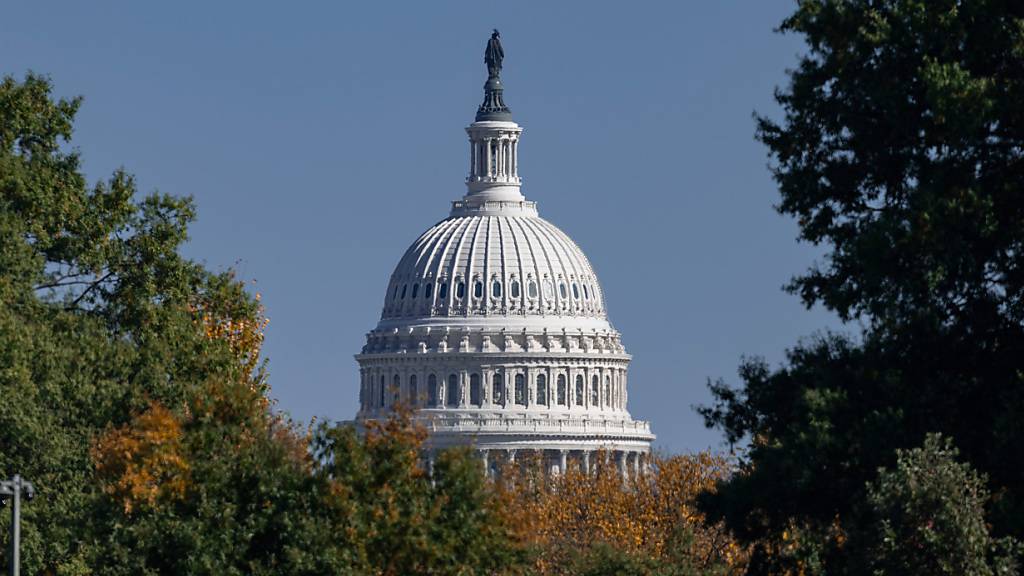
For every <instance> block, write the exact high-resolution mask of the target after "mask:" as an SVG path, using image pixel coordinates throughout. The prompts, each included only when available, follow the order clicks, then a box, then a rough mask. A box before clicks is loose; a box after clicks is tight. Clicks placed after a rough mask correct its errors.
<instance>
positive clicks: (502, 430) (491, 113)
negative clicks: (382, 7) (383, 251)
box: [356, 32, 654, 473]
mask: <svg viewBox="0 0 1024 576" xmlns="http://www.w3.org/2000/svg"><path fill="white" fill-rule="evenodd" d="M503 56H504V54H503V52H502V51H501V45H500V41H499V40H498V37H497V32H495V35H494V36H493V37H492V39H491V42H490V43H489V44H488V49H487V55H486V61H487V64H488V72H489V74H488V79H487V83H486V84H485V87H484V92H485V99H484V103H483V104H481V106H480V108H479V110H478V111H477V115H476V121H475V122H473V123H472V124H470V125H469V126H468V127H467V128H466V132H467V133H468V135H469V143H470V154H469V176H468V178H467V179H466V185H467V187H468V191H467V193H466V195H465V196H464V197H463V198H462V199H460V200H456V201H454V202H452V208H451V212H450V215H449V216H448V218H446V219H444V220H442V221H441V222H439V223H437V224H435V225H434V226H432V227H431V228H430V229H428V230H427V231H426V232H424V233H423V234H422V235H420V237H419V238H418V239H417V240H416V241H415V242H414V243H413V245H412V246H411V247H409V249H408V250H407V251H406V252H405V255H404V256H402V259H401V260H400V261H399V263H398V266H397V267H396V268H395V271H394V273H393V274H392V275H391V280H390V282H388V287H387V292H386V293H385V297H384V310H383V313H382V314H381V319H380V322H379V323H378V324H377V327H376V328H374V329H373V330H372V331H371V332H370V333H369V334H368V335H367V338H366V345H365V346H364V347H363V350H362V352H361V353H360V354H358V355H357V356H356V359H357V360H358V362H359V367H360V376H361V386H360V410H359V414H358V416H357V420H358V421H361V422H365V421H366V420H372V419H377V418H382V417H386V416H387V414H388V413H389V412H390V411H391V409H392V407H393V406H394V405H395V404H396V403H398V402H402V403H404V404H407V405H411V406H412V407H414V408H415V409H416V413H415V414H416V416H415V417H416V419H417V420H419V421H420V422H422V423H423V424H424V425H425V426H426V427H427V429H428V430H429V432H430V436H429V438H428V440H427V446H428V449H429V450H436V449H441V448H446V447H450V446H459V445H471V446H473V447H475V448H476V449H477V450H479V451H480V454H481V456H482V457H483V458H484V460H485V462H488V463H489V464H488V466H489V467H493V466H494V465H495V463H496V462H497V461H498V460H502V459H503V460H506V461H510V460H515V458H516V455H517V453H522V452H523V451H528V450H529V451H540V453H541V454H542V455H543V457H544V459H545V461H546V462H547V463H548V466H549V467H550V469H551V470H552V471H559V470H565V469H566V466H567V464H568V462H569V461H570V460H573V461H577V462H579V464H580V465H581V466H583V467H584V468H586V467H588V466H589V465H590V460H591V458H592V457H593V454H594V452H595V451H597V450H604V451H606V452H605V453H606V457H614V458H615V459H616V461H617V462H618V465H619V467H620V469H621V470H622V471H623V473H625V472H627V471H632V470H635V469H637V468H639V467H640V466H641V461H642V458H643V456H644V455H645V454H647V453H648V452H649V451H650V443H651V440H652V439H653V438H654V435H653V434H651V431H650V426H649V425H648V423H647V422H642V421H638V420H633V419H632V418H631V417H630V414H629V412H628V411H627V409H626V401H627V398H628V394H627V369H628V366H629V360H630V356H629V354H627V353H626V350H625V349H624V348H623V346H622V342H621V340H620V337H619V333H618V332H617V331H616V330H615V329H614V328H613V327H612V325H611V324H610V323H609V321H608V317H607V314H606V302H605V295H604V292H603V291H602V290H601V286H600V284H599V283H598V280H597V276H596V275H595V274H594V270H593V268H592V267H591V266H590V262H589V261H588V260H587V257H586V256H585V255H584V254H583V251H582V250H580V248H579V246H577V245H576V243H575V242H573V241H572V239H570V238H569V237H568V236H566V234H565V233H564V232H562V231H561V230H559V229H558V228H557V227H555V226H554V225H553V224H551V223H550V222H548V221H546V220H544V219H543V218H541V217H540V216H539V215H538V212H537V205H536V203H535V202H531V201H529V200H527V199H526V198H525V197H524V196H523V195H522V193H521V191H520V184H521V180H520V177H519V138H520V135H521V134H522V131H523V129H522V128H521V127H520V126H519V125H518V124H516V123H515V122H513V121H512V115H511V112H510V111H509V110H508V108H507V107H506V106H505V104H504V100H503V96H502V91H503V88H502V85H501V80H500V77H499V73H500V70H501V59H502V57H503ZM498 454H500V458H498V457H496V456H497V455H498Z"/></svg>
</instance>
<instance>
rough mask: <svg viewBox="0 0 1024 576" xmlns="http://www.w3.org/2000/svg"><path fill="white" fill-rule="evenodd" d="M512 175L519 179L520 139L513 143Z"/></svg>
mask: <svg viewBox="0 0 1024 576" xmlns="http://www.w3.org/2000/svg"><path fill="white" fill-rule="evenodd" d="M512 175H513V176H515V177H516V178H518V177H519V138H516V139H515V140H513V141H512Z"/></svg>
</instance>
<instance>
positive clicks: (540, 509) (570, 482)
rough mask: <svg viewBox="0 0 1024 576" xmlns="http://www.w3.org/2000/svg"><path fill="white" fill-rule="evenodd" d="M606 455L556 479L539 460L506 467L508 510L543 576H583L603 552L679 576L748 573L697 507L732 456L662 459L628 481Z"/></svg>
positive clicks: (739, 552) (503, 482) (735, 549)
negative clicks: (580, 569)
mask: <svg viewBox="0 0 1024 576" xmlns="http://www.w3.org/2000/svg"><path fill="white" fill-rule="evenodd" d="M605 456H607V454H606V453H603V452H597V453H596V454H595V455H594V456H592V457H591V462H592V465H591V469H590V470H589V471H585V470H583V469H582V466H575V467H570V468H569V470H567V472H566V473H565V474H561V475H554V476H553V475H550V474H546V473H545V472H544V470H543V466H541V462H540V460H539V458H536V457H535V458H532V459H531V458H530V457H529V456H527V457H526V458H522V457H520V458H519V465H516V466H511V465H506V466H505V467H504V470H503V472H502V475H501V478H499V479H498V480H497V482H498V485H499V487H500V489H501V490H500V492H501V499H502V502H503V509H504V512H505V514H507V515H508V516H509V517H510V519H511V520H510V521H511V523H512V524H513V525H514V526H515V527H517V529H518V532H519V535H520V537H521V538H522V539H523V541H524V542H526V543H527V544H528V545H529V546H530V547H531V549H532V550H533V551H534V553H535V557H534V562H535V568H536V570H537V573H539V574H574V573H577V569H578V565H579V564H580V563H581V562H582V563H586V561H587V560H586V557H587V556H588V555H589V554H592V553H594V552H595V551H596V548H595V547H598V546H599V547H603V548H605V549H606V550H605V552H607V551H608V550H611V551H612V553H618V554H621V555H624V556H628V557H632V558H635V559H637V561H639V562H640V563H641V565H647V566H662V567H664V566H675V567H676V568H679V569H682V570H684V572H680V573H700V574H714V573H720V574H733V573H735V574H739V573H742V571H743V568H744V565H745V560H746V553H745V551H744V550H743V549H742V548H740V547H739V546H738V545H737V544H736V542H735V541H733V540H732V538H730V537H729V535H728V534H727V533H726V532H725V530H724V529H723V528H722V527H721V526H720V525H710V526H709V525H707V524H706V523H705V519H704V517H703V515H702V514H700V512H698V511H697V509H696V507H695V505H696V498H697V496H698V494H700V493H701V492H702V491H705V490H713V489H714V486H715V483H716V482H717V481H718V480H721V479H722V478H724V477H726V476H727V475H729V474H730V473H731V472H732V464H731V461H730V460H729V459H728V458H726V457H724V456H720V455H714V454H711V453H709V452H701V453H697V454H692V455H676V456H657V457H654V458H653V461H652V463H651V466H650V469H649V470H647V471H646V472H642V473H641V474H639V475H632V474H631V475H628V477H626V478H624V477H623V475H622V474H621V473H620V472H619V470H618V468H617V466H616V465H615V463H614V459H606V458H605ZM524 460H525V463H524V462H523V461H524ZM652 569H653V568H652ZM659 573H660V572H659ZM672 573H676V572H672Z"/></svg>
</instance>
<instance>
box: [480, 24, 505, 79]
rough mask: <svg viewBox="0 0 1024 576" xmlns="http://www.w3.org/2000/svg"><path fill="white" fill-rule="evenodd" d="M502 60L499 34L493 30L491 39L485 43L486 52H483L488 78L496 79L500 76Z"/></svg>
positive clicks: (503, 54)
mask: <svg viewBox="0 0 1024 576" xmlns="http://www.w3.org/2000/svg"><path fill="white" fill-rule="evenodd" d="M504 59H505V51H504V50H502V49H501V34H500V33H499V32H498V29H497V28H495V29H494V33H493V34H491V39H490V40H488V41H487V50H485V51H484V62H485V63H486V64H487V76H488V77H496V76H498V75H499V74H501V61H502V60H504Z"/></svg>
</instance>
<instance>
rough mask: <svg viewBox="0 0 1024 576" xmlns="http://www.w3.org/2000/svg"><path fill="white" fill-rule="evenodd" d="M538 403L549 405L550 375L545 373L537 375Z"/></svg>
mask: <svg viewBox="0 0 1024 576" xmlns="http://www.w3.org/2000/svg"><path fill="white" fill-rule="evenodd" d="M537 403H538V404H540V405H542V406H547V405H548V377H547V376H545V375H543V374H538V375H537Z"/></svg>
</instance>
